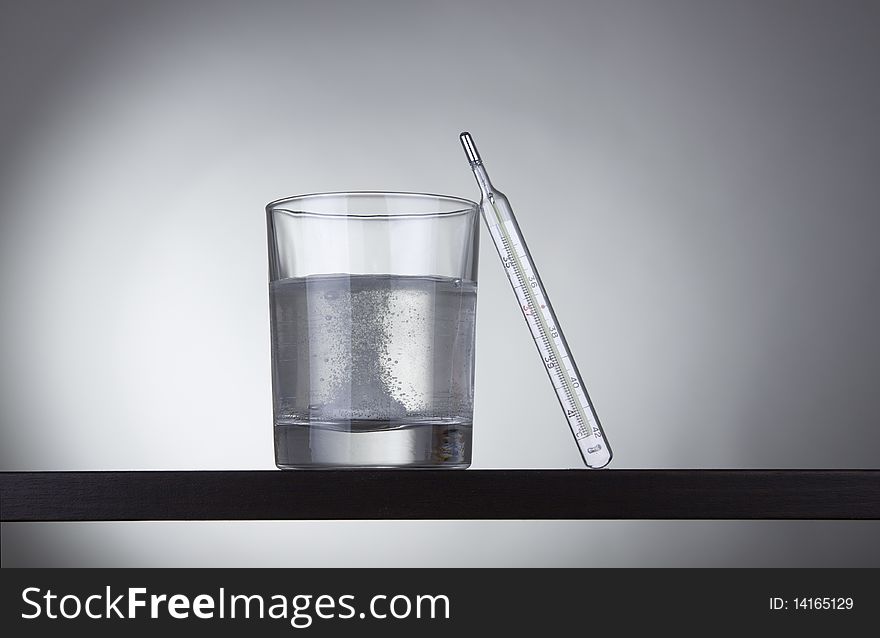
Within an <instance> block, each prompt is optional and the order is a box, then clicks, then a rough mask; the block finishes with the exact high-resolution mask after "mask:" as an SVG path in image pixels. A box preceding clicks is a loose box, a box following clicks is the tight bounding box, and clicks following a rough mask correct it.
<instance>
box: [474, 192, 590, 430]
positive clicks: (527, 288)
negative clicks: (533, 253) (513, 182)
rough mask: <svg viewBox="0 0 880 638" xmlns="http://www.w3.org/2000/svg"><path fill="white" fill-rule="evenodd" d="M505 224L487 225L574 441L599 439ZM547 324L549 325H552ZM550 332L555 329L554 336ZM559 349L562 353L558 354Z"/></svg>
mask: <svg viewBox="0 0 880 638" xmlns="http://www.w3.org/2000/svg"><path fill="white" fill-rule="evenodd" d="M493 208H494V202H493ZM496 214H497V211H496ZM507 224H510V222H506V223H505V222H501V221H500V220H499V223H498V224H491V225H490V226H489V232H490V233H492V235H493V239H494V240H495V245H496V247H497V248H498V249H499V252H501V253H502V254H501V258H502V261H504V262H505V265H507V267H508V269H509V270H510V271H511V272H508V277H509V278H510V279H511V283H512V284H513V287H514V291H515V292H516V296H517V298H518V299H519V301H520V306H521V309H522V311H523V314H524V315H525V318H526V322H527V323H528V324H529V328H530V329H531V332H532V338H533V339H534V340H535V344H536V345H537V346H538V351H539V352H540V353H541V356H542V358H543V359H544V364H545V366H547V369H548V371H549V372H551V378H552V379H554V383H553V388H554V390H555V391H556V395H557V398H558V399H559V401H560V403H561V404H562V407H563V409H564V410H565V414H566V417H567V419H568V423H569V426H570V427H571V430H572V432H573V433H574V436H575V438H576V439H577V440H578V441H581V440H583V439H586V438H589V437H594V438H595V439H598V440H600V441H601V440H602V437H601V434H600V432H601V430H599V428H598V426H597V425H596V424H595V423H594V422H593V419H591V418H590V416H589V415H588V412H587V410H589V409H590V404H589V402H588V401H587V398H586V396H585V395H584V394H583V393H582V392H581V384H580V382H579V380H578V381H577V382H575V383H576V385H573V382H572V379H577V378H578V375H577V373H576V371H575V370H574V367H573V366H572V365H571V364H570V362H569V359H570V357H569V356H568V353H567V352H566V351H565V350H566V349H565V348H564V347H562V343H561V339H560V337H559V335H558V326H555V325H553V324H552V323H551V322H552V315H551V314H550V309H549V307H548V306H549V304H548V303H547V299H546V297H545V295H544V294H543V292H542V291H541V290H540V287H539V286H538V280H537V277H536V276H535V273H534V269H533V268H532V267H531V264H529V263H528V260H527V259H526V253H525V251H524V250H522V246H520V245H519V242H515V241H513V240H512V239H511V236H514V237H515V236H516V233H515V232H510V231H511V230H513V229H507V228H505V226H506V225H507ZM511 225H512V224H511ZM518 249H519V250H518ZM520 250H522V254H519V251H520ZM504 253H506V254H504ZM538 296H540V299H538ZM551 325H553V327H552V328H551V327H550V326H551ZM554 332H556V333H557V334H556V335H555V336H554V335H553V333H554ZM560 350H562V352H563V353H564V354H562V355H560V352H559V351H560ZM557 382H558V384H559V385H557ZM585 408H586V409H585Z"/></svg>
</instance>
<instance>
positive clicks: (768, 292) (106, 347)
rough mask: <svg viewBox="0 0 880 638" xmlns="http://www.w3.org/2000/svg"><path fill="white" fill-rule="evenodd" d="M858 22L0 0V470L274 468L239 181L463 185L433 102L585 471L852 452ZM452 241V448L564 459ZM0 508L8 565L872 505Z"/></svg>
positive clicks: (449, 549)
mask: <svg viewBox="0 0 880 638" xmlns="http://www.w3.org/2000/svg"><path fill="white" fill-rule="evenodd" d="M878 33H880V5H878V3H877V2H872V1H868V2H851V1H850V2H830V1H829V2H779V1H775V2H699V1H696V0H695V1H692V2H681V1H676V2H673V1H664V2H640V3H634V2H619V1H616V2H612V1H603V2H574V1H571V2H562V1H552V2H540V3H539V2H502V1H500V0H496V1H494V2H487V1H478V0H470V1H467V2H464V1H461V0H446V1H444V2H430V3H429V2H403V1H399V2H398V1H395V0H384V1H382V2H362V3H359V2H247V3H244V2H241V3H221V2H208V1H203V2H144V3H123V2H101V1H89V2H63V3H62V2H18V3H9V2H7V3H4V4H3V7H2V20H0V80H2V85H0V86H2V93H3V98H2V100H0V149H2V151H0V215H2V216H0V298H2V300H3V305H2V308H3V312H2V316H0V322H2V323H0V384H2V385H0V435H2V439H0V442H2V448H0V469H3V470H62V469H65V470H87V469H91V470H94V469H188V468H198V469H204V468H211V469H233V468H271V467H273V463H272V458H273V457H272V437H271V429H270V428H271V425H270V424H271V415H270V375H269V338H268V329H269V328H268V308H267V290H266V256H265V251H266V246H265V226H264V224H265V222H264V214H263V209H262V207H263V205H264V204H265V203H266V202H267V201H269V200H271V199H274V198H277V197H281V196H284V195H291V194H295V193H300V192H309V191H321V190H342V189H391V190H394V189H400V190H424V191H430V192H443V193H449V194H455V195H461V196H466V197H471V198H473V197H476V187H475V184H474V182H473V179H472V177H471V174H470V172H469V171H468V168H467V164H466V162H465V160H464V157H463V155H462V152H461V149H460V147H459V145H458V139H457V134H458V132H459V131H460V130H462V129H469V130H471V131H472V132H473V133H474V135H475V137H476V139H477V142H478V143H479V144H480V147H481V150H482V151H483V155H484V158H485V159H486V162H487V165H488V166H489V169H490V173H491V175H492V176H493V178H494V179H495V181H496V183H497V184H498V185H499V186H500V187H501V188H502V189H503V190H504V191H505V192H506V193H507V194H508V195H509V196H510V199H511V202H512V203H513V205H514V207H515V209H516V211H517V213H518V215H519V217H520V222H521V226H522V228H523V230H524V232H525V234H526V236H527V237H528V240H529V243H530V246H531V248H532V250H533V253H534V256H535V258H536V260H537V263H538V264H539V266H540V268H541V273H542V275H543V278H544V280H545V282H546V283H547V285H548V289H549V292H550V294H551V296H552V298H553V300H554V304H555V305H556V308H557V312H558V314H559V316H560V319H561V321H562V323H563V326H564V327H565V328H566V334H567V336H568V340H569V343H570V345H571V346H572V348H573V350H574V352H575V353H576V354H577V356H578V362H579V365H580V368H581V371H582V373H583V374H584V376H585V378H586V380H587V382H588V384H589V387H590V390H591V393H592V395H593V398H594V400H595V403H596V406H597V409H598V411H599V414H600V416H601V417H602V419H603V422H604V423H605V425H606V429H607V433H608V436H609V439H610V440H611V442H612V444H613V446H614V448H615V451H616V456H615V460H614V462H613V467H616V468H651V467H655V468H678V467H683V468H711V467H735V468H763V467H779V468H794V467H798V468H800V467H815V468H833V467H838V468H861V467H877V465H878V464H877V458H878V446H880V428H878V420H877V416H876V414H877V408H876V405H877V404H876V394H877V380H878V378H880V331H878V326H880V295H878V283H880V282H878V273H880V250H878V247H877V245H878V236H880V214H878V201H880V192H878V191H880V179H878V177H880V175H878V166H880V82H878V68H880V37H878ZM482 253H483V260H482V269H481V275H480V297H479V305H478V326H477V333H478V335H477V338H478V354H477V357H478V361H477V379H476V384H477V388H476V391H477V404H476V415H475V452H474V467H476V468H488V467H512V468H532V467H578V466H580V459H579V456H578V454H577V451H576V448H575V446H574V445H573V444H572V441H571V439H570V436H571V435H570V434H569V433H568V431H567V429H566V427H565V424H564V421H563V420H562V418H561V415H560V414H559V408H558V405H557V404H556V400H555V398H554V396H553V394H552V392H551V391H550V387H549V385H548V383H547V380H546V378H545V376H544V373H543V372H542V370H541V368H540V366H539V365H537V361H536V358H535V353H534V346H533V345H532V344H531V342H530V340H529V338H528V334H527V331H526V328H525V326H524V324H523V321H522V318H521V316H520V315H519V313H518V311H517V308H516V303H515V301H514V299H513V296H512V295H511V292H510V290H509V287H508V284H507V282H506V280H505V279H504V275H503V273H502V269H501V268H500V266H499V265H498V264H497V263H496V260H495V256H494V252H493V248H492V246H491V242H490V241H489V238H488V235H486V234H484V236H483V246H482ZM587 496H588V495H587ZM242 497H243V498H247V495H242ZM2 532H3V535H2V562H3V564H4V565H7V566H10V565H187V564H191V565H219V564H234V565H290V566H297V565H310V566H329V565H438V566H440V565H880V553H878V549H877V545H876V538H877V536H878V532H880V526H878V524H877V523H873V522H870V523H851V522H615V521H608V522H590V521H583V522H515V521H513V522H491V523H489V522H481V521H464V522H442V523H441V522H405V523H404V522H372V523H353V522H321V523H317V522H315V523H311V522H304V523H277V522H264V523H131V524H128V523H124V524H118V523H117V524H111V523H107V524H27V525H23V524H14V525H11V524H7V525H4V526H3V528H2ZM588 547H593V548H598V549H597V550H595V551H594V552H589V551H588V550H587V548H588Z"/></svg>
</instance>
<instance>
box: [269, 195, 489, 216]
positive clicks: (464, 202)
mask: <svg viewBox="0 0 880 638" xmlns="http://www.w3.org/2000/svg"><path fill="white" fill-rule="evenodd" d="M376 195H383V196H388V195H390V196H392V197H399V198H406V199H439V200H442V201H444V202H450V203H455V204H457V205H458V208H455V209H453V210H431V211H427V212H420V213H388V212H383V213H329V212H319V211H315V210H291V209H289V208H285V205H287V204H289V203H293V202H297V201H305V200H308V199H322V198H325V197H326V198H330V197H358V196H367V197H369V196H376ZM479 209H480V205H479V204H478V203H477V202H474V201H472V200H470V199H465V198H464V197H455V196H454V195H439V194H437V193H419V192H414V191H331V192H326V193H306V194H303V195H292V196H289V197H282V198H280V199H276V200H274V201H271V202H269V203H268V204H266V211H267V212H270V213H271V212H276V211H277V212H282V213H289V214H291V215H299V216H304V217H337V218H356V219H401V218H407V217H410V218H411V217H416V218H421V217H451V216H454V215H464V214H467V213H471V212H478V211H479Z"/></svg>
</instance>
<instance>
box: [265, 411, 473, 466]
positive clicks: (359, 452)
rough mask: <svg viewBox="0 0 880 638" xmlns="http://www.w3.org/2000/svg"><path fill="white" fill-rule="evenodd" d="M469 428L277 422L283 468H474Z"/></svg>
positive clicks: (430, 424) (456, 424)
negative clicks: (472, 466) (472, 465)
mask: <svg viewBox="0 0 880 638" xmlns="http://www.w3.org/2000/svg"><path fill="white" fill-rule="evenodd" d="M472 431H473V430H472V428H471V424H470V423H462V422H453V421H446V422H442V421H441V422H438V421H431V422H425V423H411V424H400V423H394V424H393V427H390V424H388V423H387V422H371V421H346V422H345V423H344V424H342V423H314V422H310V423H302V424H291V423H276V424H275V464H276V465H277V466H278V467H279V468H281V469H320V468H325V469H330V468H333V469H345V468H433V469H439V468H449V469H465V468H467V467H468V466H470V464H471V434H472Z"/></svg>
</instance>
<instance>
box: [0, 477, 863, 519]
mask: <svg viewBox="0 0 880 638" xmlns="http://www.w3.org/2000/svg"><path fill="white" fill-rule="evenodd" d="M878 518H880V470H602V471H588V470H467V471H454V470H446V471H434V470H344V471H334V470H328V471H290V472H282V471H254V472H250V471H233V472H203V471H194V472H177V471H174V472H4V473H0V520H2V521H5V522H11V521H134V520H291V519H300V520H306V519H310V520H328V519H340V520H346V519H347V520H354V519H668V520H672V519H878Z"/></svg>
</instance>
